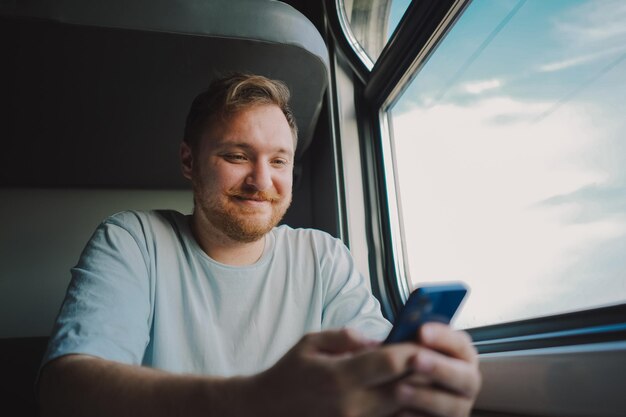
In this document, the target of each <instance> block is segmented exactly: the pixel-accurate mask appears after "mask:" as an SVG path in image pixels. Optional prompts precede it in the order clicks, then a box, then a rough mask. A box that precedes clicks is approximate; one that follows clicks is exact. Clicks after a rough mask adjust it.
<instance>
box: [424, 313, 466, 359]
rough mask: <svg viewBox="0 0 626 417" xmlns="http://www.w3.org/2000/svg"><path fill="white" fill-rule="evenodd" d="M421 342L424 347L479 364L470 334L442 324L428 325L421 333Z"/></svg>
mask: <svg viewBox="0 0 626 417" xmlns="http://www.w3.org/2000/svg"><path fill="white" fill-rule="evenodd" d="M419 341H420V343H421V344H423V345H424V346H427V347H429V348H431V349H434V350H437V351H439V352H442V353H445V354H447V355H450V356H453V357H455V358H458V359H462V360H465V361H468V362H470V363H473V364H477V363H478V355H477V353H476V349H475V348H474V346H473V345H472V339H471V337H470V336H469V334H468V333H466V332H463V331H455V330H453V329H452V328H451V327H450V326H448V325H445V324H441V323H426V324H424V325H423V326H422V328H421V329H420V333H419Z"/></svg>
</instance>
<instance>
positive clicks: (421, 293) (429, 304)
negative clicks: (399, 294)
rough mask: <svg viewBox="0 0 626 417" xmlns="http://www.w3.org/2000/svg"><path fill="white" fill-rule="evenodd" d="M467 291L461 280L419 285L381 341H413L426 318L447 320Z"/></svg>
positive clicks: (426, 320)
mask: <svg viewBox="0 0 626 417" xmlns="http://www.w3.org/2000/svg"><path fill="white" fill-rule="evenodd" d="M467 292H468V287H467V286H466V285H465V284H464V283H462V282H452V283H446V284H433V285H427V286H422V287H418V288H417V289H415V290H414V291H413V292H412V293H411V295H410V296H409V299H408V300H407V301H406V303H405V304H404V306H403V307H402V309H401V310H400V314H398V316H397V317H396V320H395V322H394V325H393V328H392V329H391V332H389V335H388V336H387V339H385V341H384V343H400V342H409V341H415V340H416V338H417V332H418V330H419V328H420V326H421V325H422V324H423V323H426V322H428V321H437V322H440V323H445V324H449V323H450V321H451V320H452V317H454V314H455V313H456V311H457V310H458V308H459V306H460V305H461V303H462V302H463V299H464V298H465V295H466V294H467Z"/></svg>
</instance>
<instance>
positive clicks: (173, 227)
mask: <svg viewBox="0 0 626 417" xmlns="http://www.w3.org/2000/svg"><path fill="white" fill-rule="evenodd" d="M186 224H187V219H186V217H185V215H183V214H181V213H179V212H177V211H174V210H147V211H140V210H126V211H121V212H118V213H115V214H113V215H111V216H109V217H107V218H106V219H104V220H103V221H102V223H101V224H100V226H99V227H98V230H99V231H102V232H104V233H105V235H107V236H121V235H126V236H128V235H130V236H131V237H132V238H133V239H134V240H135V241H136V242H137V243H138V244H141V243H142V242H147V241H154V240H162V239H164V238H176V237H177V236H179V235H181V233H185V229H186ZM96 234H98V233H97V232H96Z"/></svg>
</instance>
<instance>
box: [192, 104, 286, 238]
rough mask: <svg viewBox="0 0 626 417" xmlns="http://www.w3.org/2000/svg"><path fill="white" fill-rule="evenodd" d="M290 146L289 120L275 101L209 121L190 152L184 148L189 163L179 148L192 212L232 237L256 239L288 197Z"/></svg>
mask: <svg viewBox="0 0 626 417" xmlns="http://www.w3.org/2000/svg"><path fill="white" fill-rule="evenodd" d="M185 146H186V145H183V148H184V147H185ZM294 151H295V149H294V140H293V137H292V135H291V130H290V128H289V124H288V123H287V120H286V118H285V116H284V115H283V113H282V111H281V110H280V108H279V107H278V106H275V105H257V106H254V107H251V108H249V109H247V110H243V111H241V112H239V113H236V114H234V115H232V116H230V117H229V118H228V119H226V120H223V121H219V120H218V121H217V122H216V123H213V124H212V127H211V128H209V129H207V131H206V132H204V134H203V136H202V138H201V140H200V143H199V144H198V148H197V150H196V152H195V154H194V155H191V153H190V150H188V152H189V155H188V156H189V157H190V158H189V161H191V163H186V161H185V150H184V149H183V172H184V174H185V176H186V177H187V178H189V179H191V180H192V184H193V191H194V200H195V205H196V208H195V211H196V213H194V216H196V215H199V216H201V222H207V221H208V223H210V225H211V226H212V227H214V228H216V229H217V230H219V231H221V232H222V233H224V234H225V235H226V236H228V237H229V238H230V239H232V240H235V241H238V242H254V241H256V240H258V239H260V238H261V237H263V236H264V235H265V234H266V233H268V232H269V231H270V230H271V229H272V228H273V227H274V226H276V225H277V224H278V222H279V221H280V220H281V219H282V217H283V216H284V214H285V212H286V211H287V208H288V207H289V204H290V203H291V188H292V181H293V177H292V175H293V174H292V172H293V158H294ZM198 211H199V212H198ZM201 224H202V223H201ZM204 224H206V223H204ZM211 226H209V227H211Z"/></svg>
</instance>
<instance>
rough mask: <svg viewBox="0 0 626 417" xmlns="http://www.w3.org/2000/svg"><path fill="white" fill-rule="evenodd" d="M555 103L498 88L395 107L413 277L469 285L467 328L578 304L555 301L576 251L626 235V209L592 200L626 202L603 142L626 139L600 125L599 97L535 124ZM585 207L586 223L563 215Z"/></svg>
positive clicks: (572, 215) (463, 324) (460, 322)
mask: <svg viewBox="0 0 626 417" xmlns="http://www.w3.org/2000/svg"><path fill="white" fill-rule="evenodd" d="M550 106H552V103H551V102H547V101H546V102H544V101H539V100H535V101H522V100H516V99H513V98H511V97H491V98H489V99H482V100H476V102H474V103H473V104H472V105H471V106H462V105H459V104H453V103H446V104H440V105H437V106H433V107H432V108H430V109H422V108H413V109H412V110H410V111H408V112H406V113H403V114H400V115H398V116H397V117H394V120H393V130H394V136H395V142H396V143H395V150H396V153H395V158H396V160H397V172H398V181H399V188H400V192H401V198H402V208H403V218H404V228H405V231H406V232H405V241H406V245H407V259H408V262H409V267H410V271H411V276H412V279H413V280H414V281H415V282H421V281H436V280H442V281H446V280H464V281H467V282H468V283H469V284H470V286H471V287H472V295H471V297H470V298H469V299H468V302H467V303H466V305H465V306H464V309H463V314H462V315H461V316H460V317H459V320H458V321H457V325H459V326H461V327H466V326H476V325H484V324H488V323H493V322H495V321H508V320H517V319H522V318H528V317H531V316H537V315H543V314H547V313H555V312H562V311H563V309H564V308H576V307H578V306H577V305H574V303H575V302H577V301H573V300H569V301H568V304H567V305H560V304H559V305H555V304H554V303H553V302H552V301H553V300H554V299H557V298H559V297H561V294H563V290H562V287H563V286H564V285H565V286H567V285H568V283H567V282H564V281H563V280H566V278H567V277H566V274H565V271H567V270H569V268H571V267H572V265H573V263H574V262H575V261H576V259H577V258H576V259H575V258H573V256H572V254H573V253H576V254H579V255H580V256H581V257H582V256H583V255H585V254H589V253H595V252H593V251H594V250H596V249H597V247H598V245H602V244H604V243H606V242H607V241H610V240H611V239H618V240H619V239H620V236H624V235H625V234H626V216H624V215H622V216H618V215H611V216H607V215H606V213H604V214H603V213H602V212H601V211H593V210H592V209H594V206H593V204H592V202H595V204H597V207H606V206H609V207H612V210H613V211H614V212H615V213H619V212H620V211H621V212H622V213H623V212H624V210H626V208H624V197H623V195H624V194H623V191H624V190H623V188H622V189H617V188H610V187H616V186H615V185H611V181H612V179H613V178H614V177H613V175H614V173H613V172H610V169H612V167H613V165H611V166H610V167H609V168H607V165H605V164H603V163H602V161H603V156H606V155H604V153H605V152H606V149H607V148H606V147H604V145H603V144H605V143H606V142H607V141H611V140H621V139H615V138H614V137H613V136H611V131H610V130H605V128H604V127H603V126H598V125H597V124H596V123H595V120H594V114H595V113H594V111H593V109H590V107H589V104H588V103H577V102H568V103H567V105H565V106H563V107H561V108H560V109H559V110H558V111H556V112H554V113H552V114H551V115H550V116H549V117H547V118H545V119H543V120H542V121H541V122H538V123H529V120H532V119H534V118H536V116H537V115H539V114H542V113H543V112H545V110H546V109H548V108H550ZM609 111H610V109H609ZM607 117H613V118H618V119H619V118H621V115H619V114H618V115H615V114H612V115H607ZM494 119H497V120H499V121H500V122H499V123H493V121H494ZM594 161H595V162H594ZM621 166H623V165H620V164H615V165H614V167H616V169H621V168H620V167H621ZM609 191H610V192H609ZM590 204H591V205H590ZM585 211H586V213H587V214H589V216H588V217H586V221H585V222H566V221H564V219H574V218H576V216H580V213H581V212H585ZM591 214H593V216H591ZM622 241H623V239H622ZM594 267H595V266H594V265H590V266H589V268H594ZM597 268H600V269H602V268H604V269H606V266H603V265H597ZM585 285H587V286H588V287H589V288H588V290H589V291H591V292H593V291H595V290H594V288H593V286H594V284H593V282H587V283H585ZM494 294H495V296H494ZM594 297H595V296H594ZM590 299H591V298H590ZM594 299H595V298H594ZM582 301H584V300H582ZM534 306H536V307H537V309H534ZM585 307H588V306H585ZM547 308H549V309H554V308H556V309H557V310H558V309H560V311H554V310H553V311H549V312H548V311H546V309H547Z"/></svg>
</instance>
